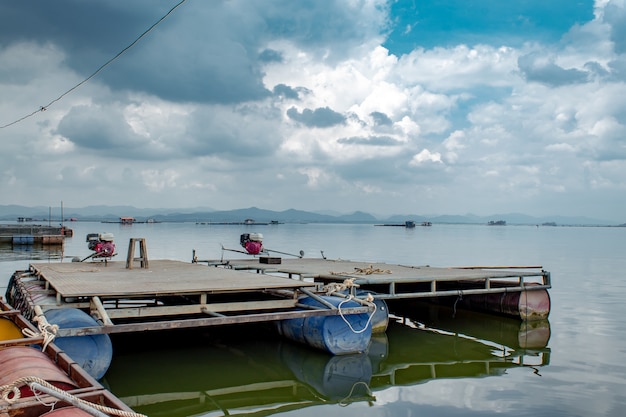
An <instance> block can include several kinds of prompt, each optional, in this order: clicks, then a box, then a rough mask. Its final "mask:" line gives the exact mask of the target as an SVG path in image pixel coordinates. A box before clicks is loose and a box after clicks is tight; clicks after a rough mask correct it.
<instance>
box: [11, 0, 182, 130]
mask: <svg viewBox="0 0 626 417" xmlns="http://www.w3.org/2000/svg"><path fill="white" fill-rule="evenodd" d="M186 1H187V0H181V1H180V2H179V3H178V4H176V5H175V6H174V7H172V8H171V9H170V10H169V11H168V12H167V13H166V14H165V15H163V16H162V17H161V18H160V19H159V20H158V21H156V22H155V23H154V24H153V25H152V26H150V27H149V28H148V29H146V31H145V32H143V33H142V34H141V35H139V37H137V39H135V40H134V41H133V42H132V43H131V44H130V45H128V46H127V47H126V48H124V49H122V50H121V51H120V52H119V53H118V54H117V55H115V56H114V57H113V58H111V59H109V60H108V61H107V62H105V63H104V64H103V65H101V66H100V68H98V69H97V70H95V71H94V72H93V74H91V75H90V76H89V77H87V78H85V79H84V80H82V81H81V82H79V83H78V84H76V85H75V86H74V87H72V88H70V89H69V90H67V91H66V92H64V93H63V94H61V95H60V96H58V97H57V98H55V99H54V100H52V101H51V102H50V103H48V104H46V105H45V106H39V109H37V110H35V111H33V112H32V113H30V114H27V115H26V116H23V117H20V118H19V119H17V120H15V121H13V122H11V123H7V124H5V125H3V126H0V129H4V128H7V127H9V126H13V125H14V124H17V123H19V122H21V121H23V120H26V119H28V118H29V117H32V116H34V115H36V114H37V113H39V112H43V111H46V110H48V107H50V106H51V105H53V104H54V103H56V102H57V101H59V100H61V99H62V98H63V97H65V96H66V95H68V94H70V93H71V92H72V91H74V90H76V89H77V88H78V87H80V86H81V85H83V84H85V83H86V82H87V81H89V80H91V79H92V78H93V77H95V76H96V75H98V73H99V72H100V71H102V70H103V69H104V68H106V67H107V66H108V65H109V64H111V63H112V62H113V61H115V60H116V59H117V58H119V57H120V56H122V55H123V54H124V52H126V51H128V50H129V49H130V48H132V47H133V46H135V44H136V43H137V42H139V41H140V40H141V39H142V38H143V37H144V36H146V35H147V34H148V33H150V32H151V31H152V29H154V28H155V27H157V26H158V25H159V23H161V22H162V21H163V20H165V19H166V18H167V17H168V16H169V15H170V14H172V13H173V12H174V10H176V9H177V8H178V7H179V6H181V5H182V4H183V3H185V2H186Z"/></svg>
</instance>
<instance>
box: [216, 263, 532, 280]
mask: <svg viewBox="0 0 626 417" xmlns="http://www.w3.org/2000/svg"><path fill="white" fill-rule="evenodd" d="M228 262H229V266H230V267H232V268H233V269H237V270H243V269H248V270H255V269H258V270H263V271H265V272H267V273H270V272H271V273H276V272H278V273H284V274H293V275H302V276H304V277H311V278H318V279H324V280H336V281H343V280H344V279H346V278H356V281H357V282H359V283H363V284H386V283H392V282H396V283H408V282H412V283H413V282H430V281H460V280H484V279H491V278H518V277H535V276H541V272H542V271H541V268H540V267H529V268H528V269H523V268H519V267H513V268H511V267H509V269H506V270H504V268H505V267H503V268H502V269H500V270H497V269H493V268H489V269H480V268H472V269H468V268H440V267H430V266H405V265H393V264H387V263H376V262H354V261H345V260H329V259H321V258H320V259H313V258H310V259H307V258H302V259H282V261H281V264H277V265H271V264H269V265H268V264H263V263H260V262H259V260H258V259H253V258H250V259H232V260H229V261H228Z"/></svg>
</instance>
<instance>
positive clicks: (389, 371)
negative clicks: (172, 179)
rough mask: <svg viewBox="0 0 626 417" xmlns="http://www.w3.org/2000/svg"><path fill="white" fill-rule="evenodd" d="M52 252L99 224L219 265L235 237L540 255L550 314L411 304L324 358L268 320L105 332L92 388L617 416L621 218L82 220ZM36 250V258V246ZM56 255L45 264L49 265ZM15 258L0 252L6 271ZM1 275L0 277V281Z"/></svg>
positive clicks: (71, 249) (227, 399)
mask: <svg viewBox="0 0 626 417" xmlns="http://www.w3.org/2000/svg"><path fill="white" fill-rule="evenodd" d="M74 228H75V232H76V233H75V237H74V238H72V239H70V240H69V241H68V242H67V243H66V245H65V248H64V251H63V255H62V256H69V257H71V256H80V257H84V256H86V255H88V254H89V251H88V249H87V247H86V243H85V240H84V239H85V235H86V233H89V232H102V231H108V232H112V233H114V234H115V236H116V242H117V244H118V252H119V253H120V254H122V255H120V256H122V260H123V257H124V254H125V253H126V250H127V245H128V239H129V238H130V237H145V238H146V239H147V244H148V252H149V255H150V257H151V258H153V259H157V258H160V259H162V258H169V259H179V260H183V261H189V260H190V259H191V253H192V250H193V249H196V250H197V253H198V256H199V257H200V258H201V259H203V258H213V259H219V258H220V257H221V256H226V257H228V256H231V257H236V256H241V255H239V254H233V255H229V254H223V253H222V251H221V246H222V245H225V246H227V247H235V248H236V247H237V246H238V243H239V242H238V239H239V234H240V233H243V232H250V231H254V232H261V233H263V234H264V236H265V240H264V243H265V246H266V247H268V248H272V249H276V250H281V251H286V252H294V253H297V251H299V250H304V251H305V254H306V255H305V256H309V257H319V256H321V251H323V252H324V255H325V256H327V257H330V258H343V259H353V260H366V261H385V262H390V263H401V264H410V265H424V264H429V265H433V266H466V265H543V266H544V268H545V269H546V270H548V271H550V272H551V274H552V284H553V288H552V289H551V290H550V296H551V301H552V311H551V314H550V317H549V320H548V321H544V322H538V323H523V322H520V321H518V320H514V319H509V318H502V317H495V316H490V315H484V314H479V313H469V312H465V311H462V310H455V309H454V308H450V307H445V308H444V307H435V306H421V305H420V306H415V305H414V306H412V307H411V308H409V309H408V310H403V311H402V313H401V314H398V316H394V317H392V320H391V324H390V328H389V329H388V331H387V333H386V334H385V335H383V336H381V337H377V338H375V339H374V340H373V341H372V344H371V346H370V349H369V351H368V352H367V354H362V355H350V356H337V357H332V356H329V355H326V354H324V353H322V352H317V351H315V350H312V349H309V348H307V347H304V346H300V345H297V344H293V343H291V342H288V341H285V340H282V339H280V338H279V337H277V336H276V334H275V332H274V330H273V329H272V328H271V326H255V327H249V326H248V327H246V326H240V327H239V326H237V327H232V328H228V329H198V330H197V331H185V332H166V333H161V334H153V333H145V334H137V335H133V336H124V337H116V338H115V339H114V359H113V363H112V364H111V367H110V369H109V371H108V372H107V374H106V375H105V378H104V380H103V382H104V383H105V384H107V386H108V387H109V388H110V389H111V390H112V391H113V392H114V393H115V394H116V395H118V396H119V397H120V398H122V399H123V400H124V401H126V402H127V403H128V404H129V405H131V406H132V407H133V408H134V409H136V410H137V411H140V412H143V413H146V414H148V415H149V416H225V415H249V416H265V415H274V414H277V415H278V414H279V415H281V416H295V417H309V416H310V417H322V416H323V417H336V416H353V415H367V416H394V417H395V416H407V417H409V416H418V415H419V416H422V415H428V416H490V415H498V416H502V415H505V416H611V417H612V416H615V417H618V416H619V417H621V416H623V415H624V413H625V412H626V394H625V393H626V376H625V375H626V365H625V364H626V325H625V324H624V320H623V318H624V317H626V306H625V304H624V300H625V299H626V279H625V278H626V277H625V274H624V271H625V270H626V257H625V256H624V255H623V248H624V247H625V244H626V228H595V227H530V226H505V227H488V226H482V225H437V224H435V225H433V226H432V227H427V228H422V227H417V228H415V229H413V230H409V229H405V228H395V227H394V228H381V227H375V226H372V225H278V226H265V227H260V226H256V227H252V228H250V227H244V226H241V227H232V226H230V227H229V226H224V227H214V226H206V225H205V226H202V225H196V224H154V225H133V226H130V227H122V226H119V225H104V224H99V223H79V224H77V225H76V226H75V227H74ZM39 257H40V258H41V257H43V258H44V259H45V254H43V255H42V256H39ZM51 262H57V260H51ZM27 264H28V262H27V261H26V260H19V259H18V260H15V259H12V260H10V261H6V262H0V272H2V273H3V276H5V277H6V280H8V277H9V275H10V272H12V271H14V270H15V269H20V268H22V269H23V268H25V267H26V266H27ZM2 285H6V284H5V282H3V281H2V280H1V279H0V286H2Z"/></svg>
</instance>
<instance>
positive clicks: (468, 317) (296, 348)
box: [103, 313, 549, 417]
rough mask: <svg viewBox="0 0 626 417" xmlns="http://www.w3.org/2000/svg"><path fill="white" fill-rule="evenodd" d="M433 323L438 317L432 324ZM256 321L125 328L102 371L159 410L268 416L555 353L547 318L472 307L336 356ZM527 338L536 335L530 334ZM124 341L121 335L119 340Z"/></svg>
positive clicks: (537, 361)
mask: <svg viewBox="0 0 626 417" xmlns="http://www.w3.org/2000/svg"><path fill="white" fill-rule="evenodd" d="M434 324H437V327H434ZM265 330H266V331H262V330H260V329H259V328H258V327H245V326H241V327H234V328H231V329H230V330H226V329H218V330H213V329H211V330H210V331H207V332H205V333H203V334H202V335H201V337H199V336H198V332H194V333H192V332H181V333H179V332H176V333H163V334H161V335H160V336H159V337H161V338H165V339H166V340H162V339H159V338H158V337H157V336H156V335H154V334H150V335H149V338H150V339H149V340H146V335H143V336H139V335H134V336H124V337H123V339H118V340H114V345H115V349H116V353H115V355H114V359H113V362H112V364H111V367H110V368H109V371H108V373H107V374H106V376H105V380H104V381H103V382H104V383H105V385H107V386H108V387H109V389H110V390H111V391H112V392H113V393H114V394H115V395H117V396H118V397H120V398H121V399H122V400H123V401H124V402H125V403H126V404H128V405H129V406H130V407H132V408H133V409H134V410H136V411H138V412H141V413H144V414H147V415H150V416H151V417H157V416H190V415H206V416H211V415H228V414H233V413H235V412H236V413H237V414H246V415H258V416H265V415H271V414H275V413H279V412H284V411H287V410H293V409H299V408H304V407H309V406H313V405H318V404H328V403H336V404H349V403H351V402H355V401H369V402H375V401H376V391H380V390H383V389H385V388H387V387H390V386H394V385H413V384H419V383H424V382H427V381H429V380H432V379H435V378H457V377H464V378H482V377H487V376H497V375H502V374H503V373H504V372H505V371H506V370H507V369H510V368H517V367H530V368H532V371H534V372H537V373H538V372H539V368H540V367H542V366H546V365H548V363H549V348H547V347H546V345H547V342H548V339H549V323H548V322H540V323H531V324H524V323H521V322H519V321H516V320H511V319H506V318H504V319H502V318H493V317H490V316H483V315H481V316H478V315H474V314H473V313H464V314H462V315H456V316H455V317H454V318H452V317H449V316H447V315H442V314H441V313H439V315H436V316H426V318H425V319H424V318H421V319H420V320H419V321H418V320H415V319H411V318H406V317H402V318H401V317H392V319H391V320H390V327H389V329H388V331H387V333H386V334H385V335H379V336H376V337H374V338H373V339H372V343H371V345H370V348H369V350H368V352H367V354H360V355H344V356H330V355H328V354H326V353H323V352H318V351H315V350H312V349H310V348H307V347H305V346H300V345H297V344H294V343H291V342H288V341H285V340H281V339H279V338H277V336H275V334H274V333H273V332H272V331H271V330H269V329H265ZM529 341H532V343H530V344H529ZM122 343H123V344H122Z"/></svg>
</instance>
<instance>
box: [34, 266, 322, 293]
mask: <svg viewBox="0 0 626 417" xmlns="http://www.w3.org/2000/svg"><path fill="white" fill-rule="evenodd" d="M31 266H32V268H34V269H35V271H36V273H37V274H38V275H40V276H41V277H42V278H43V279H45V280H46V281H47V282H48V283H49V284H50V285H51V286H52V287H53V288H54V289H55V290H56V291H57V292H58V293H59V294H60V295H62V296H63V297H79V296H87V297H91V296H104V297H106V296H111V297H125V296H128V297H132V296H142V295H180V294H198V293H207V294H210V293H226V292H247V291H263V290H266V289H292V288H299V287H305V286H312V285H313V284H312V283H305V282H302V281H296V280H291V279H289V278H284V277H277V276H270V275H264V274H252V273H250V272H245V271H235V270H230V269H224V268H215V267H209V266H207V265H201V264H192V263H188V262H181V261H172V260H150V268H148V269H143V268H138V267H134V268H133V269H126V262H119V261H115V262H112V261H110V262H107V263H106V264H105V263H104V262H64V263H33V264H31Z"/></svg>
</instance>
